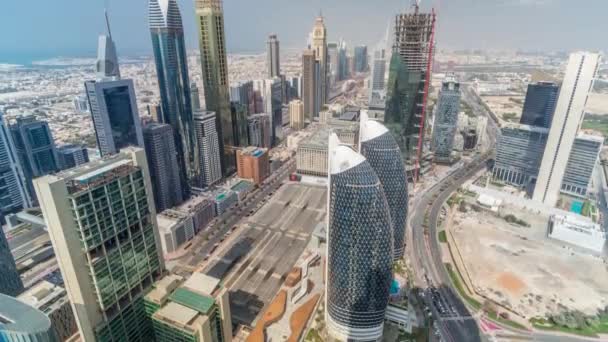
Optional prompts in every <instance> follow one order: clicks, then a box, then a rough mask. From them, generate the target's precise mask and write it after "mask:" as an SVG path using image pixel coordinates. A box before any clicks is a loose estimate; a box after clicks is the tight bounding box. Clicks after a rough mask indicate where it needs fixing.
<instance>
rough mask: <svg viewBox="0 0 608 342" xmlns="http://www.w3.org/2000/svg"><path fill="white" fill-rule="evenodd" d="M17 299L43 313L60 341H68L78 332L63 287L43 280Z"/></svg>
mask: <svg viewBox="0 0 608 342" xmlns="http://www.w3.org/2000/svg"><path fill="white" fill-rule="evenodd" d="M17 299H19V300H20V301H22V302H24V303H25V304H27V305H29V306H31V307H33V308H35V309H37V310H40V311H42V313H44V314H45V315H46V316H47V317H48V318H49V319H50V320H51V327H52V329H53V330H54V331H55V335H56V336H57V338H58V339H59V341H65V340H67V339H68V338H69V337H70V336H72V335H74V334H75V333H76V332H77V331H78V325H77V324H76V318H74V312H73V311H72V306H71V305H70V300H69V299H68V295H67V292H66V290H65V289H64V288H63V287H61V286H59V285H55V284H53V283H50V282H48V281H46V280H43V281H41V282H40V283H38V284H36V285H34V286H33V287H31V288H30V289H28V290H27V291H26V292H24V293H22V294H21V295H19V297H18V298H17Z"/></svg>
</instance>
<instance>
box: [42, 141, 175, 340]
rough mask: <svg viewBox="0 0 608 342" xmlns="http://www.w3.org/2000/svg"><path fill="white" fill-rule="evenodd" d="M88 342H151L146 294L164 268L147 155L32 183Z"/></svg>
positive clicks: (135, 151)
mask: <svg viewBox="0 0 608 342" xmlns="http://www.w3.org/2000/svg"><path fill="white" fill-rule="evenodd" d="M34 185H35V188H36V193H37V194H38V198H40V203H41V204H42V206H41V209H42V212H43V216H44V218H45V222H46V224H47V227H48V231H49V235H50V237H51V242H52V244H53V249H54V250H55V253H56V257H57V262H58V264H59V268H60V270H61V274H62V276H63V280H64V282H65V284H66V290H67V291H68V298H69V299H70V301H71V303H72V307H73V308H74V315H75V317H76V321H77V322H78V327H79V333H80V336H81V338H82V339H83V340H84V341H87V342H88V341H99V342H105V341H142V342H144V341H150V340H151V339H152V338H153V331H152V328H151V326H150V325H148V324H146V319H145V312H144V308H143V295H144V294H145V293H146V292H147V291H148V290H149V289H150V288H151V286H152V284H153V283H154V281H155V280H156V279H157V278H158V277H159V276H160V275H161V274H162V273H163V269H164V263H163V259H162V250H161V246H160V236H159V233H158V228H157V225H156V209H155V207H154V199H153V197H152V184H151V180H150V173H149V171H148V163H147V161H146V153H145V151H144V150H143V149H141V148H125V149H123V151H122V152H121V153H119V154H117V155H114V156H111V157H108V158H104V159H102V160H99V161H96V162H91V163H88V164H85V165H83V166H81V167H78V168H74V169H71V170H69V171H65V172H63V173H60V174H57V175H52V176H44V177H41V178H38V179H36V180H35V182H34Z"/></svg>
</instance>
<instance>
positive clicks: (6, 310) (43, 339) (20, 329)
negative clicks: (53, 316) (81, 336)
mask: <svg viewBox="0 0 608 342" xmlns="http://www.w3.org/2000/svg"><path fill="white" fill-rule="evenodd" d="M0 307H2V315H0V341H3V342H5V341H6V342H57V341H59V339H58V338H57V335H56V334H55V331H54V330H53V327H52V326H51V320H50V319H49V318H48V317H47V316H46V315H45V314H44V313H42V311H40V310H38V309H34V308H33V307H31V306H29V305H27V304H25V303H23V302H21V301H19V300H17V299H16V298H13V297H10V296H7V295H3V294H0Z"/></svg>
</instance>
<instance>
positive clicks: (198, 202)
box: [173, 196, 215, 234]
mask: <svg viewBox="0 0 608 342" xmlns="http://www.w3.org/2000/svg"><path fill="white" fill-rule="evenodd" d="M173 210H177V211H180V212H182V213H185V214H188V215H189V216H191V217H192V220H193V222H192V223H193V224H194V234H198V232H200V231H202V230H204V229H205V228H207V225H209V223H210V222H211V221H212V220H213V219H214V218H215V203H214V202H213V201H212V200H210V199H209V198H207V197H204V196H194V197H191V198H190V199H189V200H188V201H186V202H184V203H182V205H180V206H179V207H177V208H175V209H173Z"/></svg>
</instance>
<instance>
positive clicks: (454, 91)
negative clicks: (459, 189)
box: [432, 75, 460, 163]
mask: <svg viewBox="0 0 608 342" xmlns="http://www.w3.org/2000/svg"><path fill="white" fill-rule="evenodd" d="M459 112H460V83H459V82H457V81H456V78H455V77H454V76H453V75H449V76H447V77H446V78H445V80H444V81H443V83H442V85H441V91H440V92H439V100H438V101H437V111H436V112H435V123H434V125H433V145H432V146H433V150H434V152H435V161H436V162H440V163H451V162H452V150H453V149H454V138H455V137H456V130H457V129H458V113H459Z"/></svg>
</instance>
